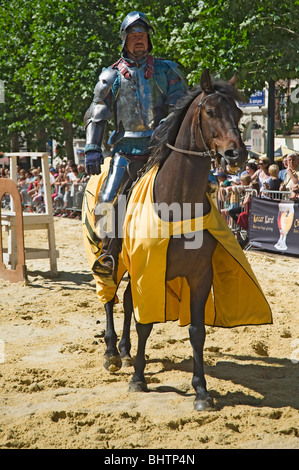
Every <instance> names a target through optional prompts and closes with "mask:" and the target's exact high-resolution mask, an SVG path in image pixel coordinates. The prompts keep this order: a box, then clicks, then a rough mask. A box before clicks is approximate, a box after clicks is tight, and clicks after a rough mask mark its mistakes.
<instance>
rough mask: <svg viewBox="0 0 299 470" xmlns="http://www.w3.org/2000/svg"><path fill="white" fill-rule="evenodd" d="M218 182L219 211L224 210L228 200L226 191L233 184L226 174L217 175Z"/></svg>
mask: <svg viewBox="0 0 299 470" xmlns="http://www.w3.org/2000/svg"><path fill="white" fill-rule="evenodd" d="M216 177H217V181H218V193H217V202H218V209H220V210H221V209H223V208H224V201H225V200H226V196H227V194H226V190H225V188H227V187H228V186H230V185H231V182H230V181H229V180H228V179H227V175H226V173H223V172H220V173H218V172H217V173H216Z"/></svg>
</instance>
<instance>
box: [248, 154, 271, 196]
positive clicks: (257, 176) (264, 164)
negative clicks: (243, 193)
mask: <svg viewBox="0 0 299 470" xmlns="http://www.w3.org/2000/svg"><path fill="white" fill-rule="evenodd" d="M270 164H271V162H270V159H269V158H268V157H260V158H259V161H258V166H259V169H258V170H257V171H256V172H255V173H254V175H252V177H251V179H252V181H254V180H257V181H258V183H259V187H260V191H262V190H264V189H266V187H265V183H266V184H269V183H270V178H271V176H270V174H269V170H268V168H269V166H270Z"/></svg>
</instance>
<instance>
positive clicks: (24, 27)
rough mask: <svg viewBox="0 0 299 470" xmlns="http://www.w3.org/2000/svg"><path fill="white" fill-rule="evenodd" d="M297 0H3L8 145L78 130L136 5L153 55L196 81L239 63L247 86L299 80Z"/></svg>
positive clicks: (2, 136)
mask: <svg viewBox="0 0 299 470" xmlns="http://www.w3.org/2000/svg"><path fill="white" fill-rule="evenodd" d="M298 7H299V0H295V1H294V0H289V1H284V0H281V1H280V2H277V1H274V0H263V1H261V0H250V1H248V0H209V1H208V0H206V1H201V0H148V2H146V3H144V1H143V2H142V1H140V0H136V1H131V0H88V1H87V0H30V1H29V0H2V2H1V9H0V44H1V47H0V70H1V72H0V75H1V76H0V78H1V79H2V80H4V83H5V98H6V103H5V104H4V105H3V104H0V113H1V114H0V150H1V149H2V150H5V149H6V150H7V149H9V141H10V139H11V136H12V135H13V133H15V132H20V131H22V132H23V133H24V134H25V135H26V138H28V139H29V140H30V141H31V142H33V141H34V136H35V134H36V133H37V132H38V131H40V130H44V129H46V130H47V133H48V136H52V137H55V138H56V139H61V140H63V135H62V130H61V129H62V124H61V123H62V121H63V120H66V121H68V122H71V123H73V126H74V128H75V130H76V129H78V130H80V126H81V125H82V121H83V116H84V112H85V110H86V109H87V107H88V105H89V103H90V101H91V99H92V95H93V89H94V86H95V84H96V82H97V78H98V75H99V73H100V71H101V69H102V67H104V66H108V65H110V64H111V63H113V62H114V61H115V60H117V58H118V56H119V54H120V37H119V27H120V24H121V21H122V20H123V19H124V17H125V16H126V14H127V13H129V12H130V11H132V10H139V11H142V12H144V13H145V14H146V15H147V16H148V17H149V19H150V21H151V22H152V24H153V26H154V27H155V30H156V33H155V35H154V37H153V44H154V51H153V52H154V54H155V55H156V56H158V57H165V58H168V59H171V60H174V61H176V62H178V63H179V64H180V65H181V67H182V69H183V71H184V73H185V75H186V76H187V78H188V81H189V84H190V85H194V84H196V83H198V81H199V79H200V75H201V73H202V70H203V69H204V68H206V67H208V68H209V69H210V71H211V73H212V74H213V75H214V76H215V77H221V78H224V79H228V78H230V77H231V76H232V74H233V72H234V71H235V70H238V71H239V88H243V89H244V90H247V92H248V93H250V92H251V91H253V90H255V89H261V88H262V87H263V86H264V83H265V81H268V80H269V79H270V78H272V79H273V80H277V79H284V78H298V76H299V70H298V63H299V61H298V44H299V39H298V28H297V26H298V19H299V18H298V15H299V13H298V12H299V8H298Z"/></svg>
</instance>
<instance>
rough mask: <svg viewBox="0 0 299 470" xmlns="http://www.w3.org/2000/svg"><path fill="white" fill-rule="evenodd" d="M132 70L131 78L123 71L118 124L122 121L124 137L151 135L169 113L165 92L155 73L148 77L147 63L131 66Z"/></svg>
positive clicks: (117, 102)
mask: <svg viewBox="0 0 299 470" xmlns="http://www.w3.org/2000/svg"><path fill="white" fill-rule="evenodd" d="M129 72H130V77H129V78H126V77H125V76H124V75H122V74H121V75H120V87H119V92H118V97H117V100H116V107H115V111H116V122H117V126H118V128H119V123H120V121H122V124H123V126H124V129H125V135H124V137H142V136H149V135H151V134H152V132H153V130H154V129H155V128H156V127H157V125H158V124H159V122H160V120H161V119H163V118H164V117H166V116H167V114H168V105H167V104H166V103H165V95H164V93H163V92H162V90H161V89H160V88H159V86H158V85H157V83H156V81H155V78H154V76H151V77H150V78H145V77H144V67H141V68H138V69H137V68H136V67H131V68H130V69H129Z"/></svg>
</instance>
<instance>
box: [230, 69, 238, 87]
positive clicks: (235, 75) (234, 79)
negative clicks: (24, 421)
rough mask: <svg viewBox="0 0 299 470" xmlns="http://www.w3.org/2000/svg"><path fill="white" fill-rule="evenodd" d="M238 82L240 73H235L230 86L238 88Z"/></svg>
mask: <svg viewBox="0 0 299 470" xmlns="http://www.w3.org/2000/svg"><path fill="white" fill-rule="evenodd" d="M237 80H238V72H237V71H235V73H234V76H233V77H232V78H231V79H230V80H229V82H228V84H229V85H232V86H236V83H237Z"/></svg>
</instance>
